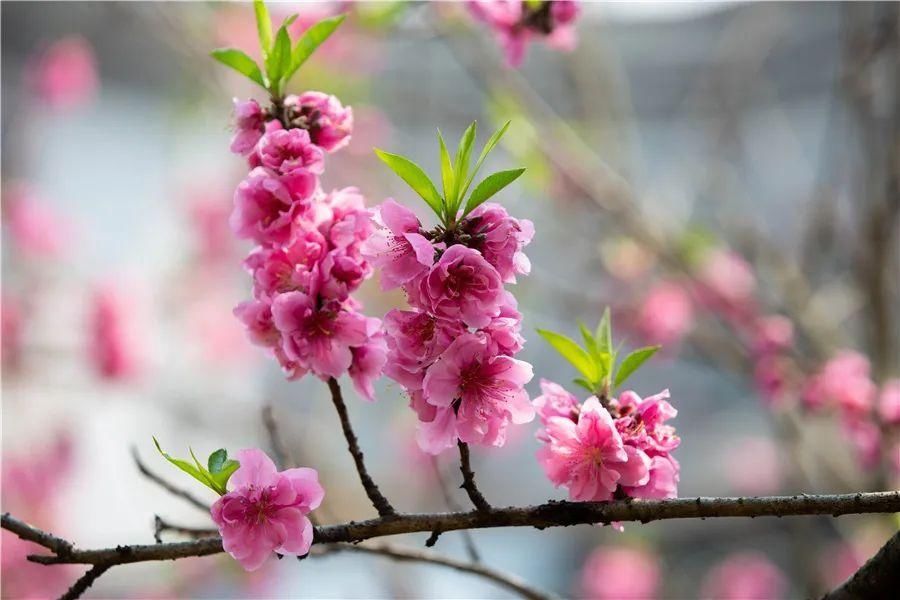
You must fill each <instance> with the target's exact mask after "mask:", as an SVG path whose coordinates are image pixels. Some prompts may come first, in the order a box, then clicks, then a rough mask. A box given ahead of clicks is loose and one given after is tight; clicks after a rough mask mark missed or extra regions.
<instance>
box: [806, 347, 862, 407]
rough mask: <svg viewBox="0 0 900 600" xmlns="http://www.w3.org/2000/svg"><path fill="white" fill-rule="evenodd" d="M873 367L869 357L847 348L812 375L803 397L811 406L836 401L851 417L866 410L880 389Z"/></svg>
mask: <svg viewBox="0 0 900 600" xmlns="http://www.w3.org/2000/svg"><path fill="white" fill-rule="evenodd" d="M869 370H870V369H869V359H868V358H866V357H865V356H863V355H862V354H860V353H859V352H854V351H852V350H844V351H842V352H840V353H839V354H838V355H837V356H835V357H834V358H832V359H831V360H829V361H828V362H826V363H825V365H824V366H823V367H822V369H821V370H820V371H819V373H818V374H816V375H814V376H813V377H811V378H810V379H809V381H808V382H807V384H806V386H805V388H804V390H803V401H804V403H805V404H806V405H807V406H808V407H809V408H818V407H821V406H827V405H836V406H837V407H839V408H840V409H841V410H842V411H843V412H844V414H845V416H847V417H851V418H852V417H854V416H856V415H860V414H865V413H867V412H868V411H869V410H870V409H871V407H872V405H873V403H874V402H875V396H876V394H877V393H878V388H877V386H876V385H875V382H873V381H872V379H871V377H870V373H869Z"/></svg>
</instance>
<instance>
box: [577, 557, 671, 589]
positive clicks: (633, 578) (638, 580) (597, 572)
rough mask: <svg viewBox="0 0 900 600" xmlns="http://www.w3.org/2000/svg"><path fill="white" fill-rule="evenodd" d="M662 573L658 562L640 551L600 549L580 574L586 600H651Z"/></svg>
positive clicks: (588, 560) (586, 563)
mask: <svg viewBox="0 0 900 600" xmlns="http://www.w3.org/2000/svg"><path fill="white" fill-rule="evenodd" d="M661 579H662V569H661V567H660V564H659V559H658V558H657V557H656V556H655V555H654V554H652V553H651V552H649V551H647V550H643V549H639V548H627V547H621V548H611V547H601V548H597V549H596V550H594V552H592V553H591V555H590V556H589V557H588V559H587V561H585V564H584V567H582V570H581V594H582V597H583V598H585V600H628V599H634V600H650V599H652V598H656V597H657V595H658V594H659V585H660V581H661Z"/></svg>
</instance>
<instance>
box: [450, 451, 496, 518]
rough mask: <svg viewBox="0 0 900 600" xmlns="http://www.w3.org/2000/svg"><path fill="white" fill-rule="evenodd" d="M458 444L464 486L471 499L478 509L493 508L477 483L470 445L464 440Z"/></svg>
mask: <svg viewBox="0 0 900 600" xmlns="http://www.w3.org/2000/svg"><path fill="white" fill-rule="evenodd" d="M456 445H457V446H458V447H459V470H460V471H462V476H463V483H462V488H463V489H464V490H466V493H467V494H468V495H469V500H471V501H472V504H474V505H475V508H477V509H478V510H483V511H487V510H491V505H490V504H488V501H487V500H485V499H484V496H483V495H482V494H481V492H480V491H479V490H478V486H477V485H475V472H474V471H473V470H472V465H471V464H469V445H468V444H467V443H465V442H463V441H462V440H457V441H456Z"/></svg>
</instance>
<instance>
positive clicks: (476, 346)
mask: <svg viewBox="0 0 900 600" xmlns="http://www.w3.org/2000/svg"><path fill="white" fill-rule="evenodd" d="M532 376H533V375H532V368H531V365H529V364H528V363H526V362H522V361H520V360H516V359H514V358H511V357H509V356H502V355H501V356H496V355H492V354H491V353H490V352H489V349H488V344H487V340H486V339H485V336H484V335H478V334H472V333H464V334H462V335H460V336H459V337H457V338H456V339H455V340H454V341H453V343H452V344H450V346H449V347H448V348H447V350H446V351H444V353H443V354H442V355H441V356H440V358H439V359H438V361H437V362H436V363H435V364H434V365H432V366H431V367H430V368H429V369H428V372H427V373H426V374H425V379H424V382H423V389H424V392H425V400H426V401H427V402H428V403H429V404H432V405H433V406H436V407H438V408H439V409H450V408H453V409H455V412H456V432H457V435H458V436H459V439H460V440H462V441H463V442H467V443H478V444H484V445H495V446H502V445H503V443H504V441H505V437H504V431H505V429H506V425H507V424H508V423H509V422H510V421H511V422H512V423H515V424H521V423H528V422H529V421H531V420H532V419H533V418H534V408H533V407H532V406H531V403H530V402H529V401H528V393H527V392H526V391H525V384H526V383H528V382H529V381H530V380H531V378H532Z"/></svg>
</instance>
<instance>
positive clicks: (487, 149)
mask: <svg viewBox="0 0 900 600" xmlns="http://www.w3.org/2000/svg"><path fill="white" fill-rule="evenodd" d="M511 122H512V121H507V122H506V123H504V124H503V127H501V128H500V129H498V130H497V131H495V132H494V133H493V135H491V137H490V138H489V139H488V141H487V143H486V144H485V145H484V148H482V149H481V155H480V156H479V157H478V160H477V161H476V162H475V167H474V168H473V169H472V172H471V173H470V174H469V178H468V179H467V180H466V185H465V186H464V187H463V189H462V190H460V193H459V195H460V197H461V198H465V197H466V192H468V191H469V187H470V186H471V185H472V182H473V181H475V177H476V176H477V175H478V171H479V169H481V165H482V164H484V159H486V158H487V155H488V154H490V153H491V150H493V149H494V146H496V145H497V144H498V143H499V142H500V138H502V137H503V134H504V133H506V130H507V129H509V124H510V123H511Z"/></svg>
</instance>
